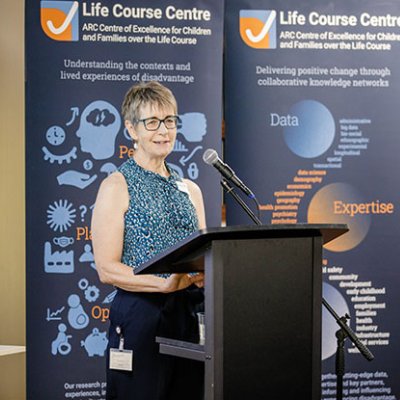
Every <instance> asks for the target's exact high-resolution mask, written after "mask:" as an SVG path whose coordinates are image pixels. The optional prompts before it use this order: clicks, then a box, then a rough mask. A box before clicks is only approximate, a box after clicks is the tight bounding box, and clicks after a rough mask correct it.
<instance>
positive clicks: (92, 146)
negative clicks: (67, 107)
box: [76, 100, 121, 160]
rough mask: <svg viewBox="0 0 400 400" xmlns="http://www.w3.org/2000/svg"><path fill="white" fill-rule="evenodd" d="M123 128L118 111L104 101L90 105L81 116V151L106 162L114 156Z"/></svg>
mask: <svg viewBox="0 0 400 400" xmlns="http://www.w3.org/2000/svg"><path fill="white" fill-rule="evenodd" d="M120 127H121V116H120V115H119V112H118V111H117V109H116V108H115V107H114V106H113V105H112V104H110V103H108V102H106V101H103V100H96V101H94V102H92V103H90V104H89V105H88V106H87V107H86V108H85V109H84V110H83V113H82V115H81V119H80V125H79V128H78V130H77V131H76V135H77V136H78V137H79V138H80V143H81V150H82V151H83V152H84V153H90V154H91V155H92V157H93V158H94V159H95V160H105V159H106V158H109V157H111V156H112V155H113V154H114V150H115V138H116V137H117V134H118V132H119V129H120Z"/></svg>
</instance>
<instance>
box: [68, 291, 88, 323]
mask: <svg viewBox="0 0 400 400" xmlns="http://www.w3.org/2000/svg"><path fill="white" fill-rule="evenodd" d="M68 305H69V306H70V309H69V311H68V322H69V324H70V325H71V326H72V328H74V329H83V328H86V327H87V326H88V325H89V316H88V315H87V314H86V313H85V310H84V309H83V307H82V305H81V299H80V297H79V296H78V295H77V294H71V296H69V297H68Z"/></svg>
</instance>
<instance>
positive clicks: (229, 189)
mask: <svg viewBox="0 0 400 400" xmlns="http://www.w3.org/2000/svg"><path fill="white" fill-rule="evenodd" d="M221 186H222V187H223V188H224V189H225V190H226V193H229V194H230V195H232V197H233V198H234V199H235V200H236V201H237V203H238V204H240V206H241V207H242V208H243V210H244V211H246V213H247V215H248V216H249V217H250V218H251V219H252V220H253V222H255V223H256V225H262V222H261V221H260V220H259V219H258V218H257V217H256V216H255V215H254V213H253V211H251V210H250V208H249V207H248V206H247V204H246V203H245V202H244V201H243V200H242V199H241V198H240V196H238V195H237V193H236V192H235V190H234V189H233V187H232V186H231V185H229V183H228V182H227V180H226V179H221Z"/></svg>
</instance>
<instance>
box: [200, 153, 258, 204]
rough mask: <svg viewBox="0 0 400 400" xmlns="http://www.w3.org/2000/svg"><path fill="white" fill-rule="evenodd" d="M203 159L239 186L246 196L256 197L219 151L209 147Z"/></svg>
mask: <svg viewBox="0 0 400 400" xmlns="http://www.w3.org/2000/svg"><path fill="white" fill-rule="evenodd" d="M203 161H204V162H205V163H206V164H208V165H212V166H213V167H214V168H216V169H217V170H218V171H219V173H220V174H221V175H222V176H223V177H224V178H225V179H226V180H227V181H229V182H231V183H233V184H234V185H235V186H237V187H238V188H239V189H240V190H241V191H242V192H243V193H244V194H246V196H248V197H250V198H251V199H254V198H255V197H256V196H255V195H254V193H253V192H252V191H251V190H250V189H249V188H248V187H247V186H246V185H245V184H244V183H243V182H242V181H241V180H240V179H239V178H238V177H237V175H236V174H235V172H234V171H233V169H232V168H231V167H230V166H229V165H228V164H225V163H224V162H223V161H222V160H221V159H220V158H219V157H218V153H217V152H216V151H215V150H213V149H207V150H206V151H205V152H204V154H203Z"/></svg>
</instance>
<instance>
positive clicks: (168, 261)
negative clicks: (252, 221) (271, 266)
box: [135, 224, 349, 274]
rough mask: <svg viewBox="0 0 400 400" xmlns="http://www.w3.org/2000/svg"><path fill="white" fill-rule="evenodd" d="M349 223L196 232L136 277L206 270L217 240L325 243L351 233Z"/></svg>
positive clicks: (143, 265) (136, 271)
mask: <svg viewBox="0 0 400 400" xmlns="http://www.w3.org/2000/svg"><path fill="white" fill-rule="evenodd" d="M348 230H349V229H348V227H347V225H346V224H282V225H260V226H257V225H251V226H248V225H237V226H229V227H216V228H206V229H202V230H199V231H197V232H194V233H193V234H191V235H190V236H188V237H187V238H186V239H184V240H182V241H180V242H179V243H177V244H176V245H175V246H172V247H171V248H170V249H168V250H166V251H165V252H162V253H160V254H158V255H157V256H155V257H154V258H152V259H151V260H150V261H148V262H146V263H144V264H142V265H140V266H139V267H137V268H136V269H135V274H155V273H168V272H190V271H202V270H203V265H204V263H203V255H204V251H205V250H206V249H207V248H208V247H209V246H210V244H211V242H212V241H214V240H245V239H250V240H252V239H267V238H268V239H271V238H290V237H308V236H322V239H323V243H324V244H326V243H328V242H330V241H332V240H334V239H336V238H337V237H339V236H341V235H343V234H344V233H346V232H347V231H348Z"/></svg>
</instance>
